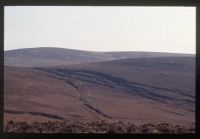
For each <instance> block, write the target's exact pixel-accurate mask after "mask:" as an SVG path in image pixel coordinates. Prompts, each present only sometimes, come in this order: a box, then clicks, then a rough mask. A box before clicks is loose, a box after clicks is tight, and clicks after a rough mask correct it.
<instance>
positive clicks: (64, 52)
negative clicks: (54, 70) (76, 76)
mask: <svg viewBox="0 0 200 139" xmlns="http://www.w3.org/2000/svg"><path fill="white" fill-rule="evenodd" d="M163 56H164V57H165V56H176V57H177V56H192V55H188V54H176V53H158V52H92V51H81V50H73V49H64V48H53V47H39V48H26V49H16V50H9V51H5V52H4V64H5V65H8V66H17V67H41V66H42V67H45V66H57V65H71V64H81V63H93V62H101V61H111V60H117V59H127V58H143V57H163Z"/></svg>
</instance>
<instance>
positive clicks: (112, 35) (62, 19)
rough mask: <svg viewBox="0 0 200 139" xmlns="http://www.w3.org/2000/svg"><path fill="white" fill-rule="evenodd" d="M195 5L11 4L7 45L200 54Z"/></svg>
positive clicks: (14, 47)
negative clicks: (197, 50) (82, 5)
mask: <svg viewBox="0 0 200 139" xmlns="http://www.w3.org/2000/svg"><path fill="white" fill-rule="evenodd" d="M195 10H196V9H195V7H138V6H128V7H127V6H107V7H105V6H103V7H101V6H98V7H93V6H84V7H80V6H45V7H44V6H6V7H5V20H4V21H5V24H4V25H5V27H4V29H5V30H4V33H5V35H4V37H5V43H4V49H5V50H11V49H18V48H32V47H62V48H71V49H80V50H91V51H155V52H177V53H193V54H194V53H196V52H195V51H196V46H195V45H196V11H195Z"/></svg>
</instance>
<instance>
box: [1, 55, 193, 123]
mask: <svg viewBox="0 0 200 139" xmlns="http://www.w3.org/2000/svg"><path fill="white" fill-rule="evenodd" d="M194 63H195V58H194V57H179V58H178V57H171V58H169V57H157V58H139V59H126V60H115V61H110V62H100V63H93V64H81V65H74V66H55V67H40V68H39V67H37V68H17V67H7V66H5V69H4V70H5V73H4V74H5V79H4V82H5V87H4V89H5V90H4V100H5V101H4V102H5V105H4V113H5V114H4V116H5V119H7V120H9V119H12V118H13V117H14V118H15V119H16V120H19V121H20V120H23V119H24V118H27V120H32V121H34V120H36V119H37V120H38V119H40V120H45V118H46V120H49V119H52V120H65V119H69V118H78V119H84V118H86V119H87V120H89V121H93V120H95V119H101V120H102V119H103V120H106V121H117V120H123V121H129V122H133V123H135V124H145V123H163V122H167V123H176V124H183V125H191V124H193V123H194V122H195V113H194V111H195V86H194V85H195V72H194V69H195V64H194ZM38 117H39V118H38ZM41 117H42V118H41Z"/></svg>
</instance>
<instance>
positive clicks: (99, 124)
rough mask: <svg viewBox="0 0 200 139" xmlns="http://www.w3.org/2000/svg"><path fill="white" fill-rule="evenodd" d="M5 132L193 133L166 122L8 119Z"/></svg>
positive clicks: (187, 128)
mask: <svg viewBox="0 0 200 139" xmlns="http://www.w3.org/2000/svg"><path fill="white" fill-rule="evenodd" d="M4 131H5V132H13V133H175V134H177V133H178V134H181V133H195V128H194V127H185V126H180V125H172V124H168V123H161V124H144V125H139V126H137V125H135V124H133V123H125V122H122V121H119V122H106V121H104V120H96V121H92V122H88V121H51V122H50V121H48V122H32V123H29V122H27V121H24V122H17V121H12V120H9V121H7V122H6V124H5V126H4Z"/></svg>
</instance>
